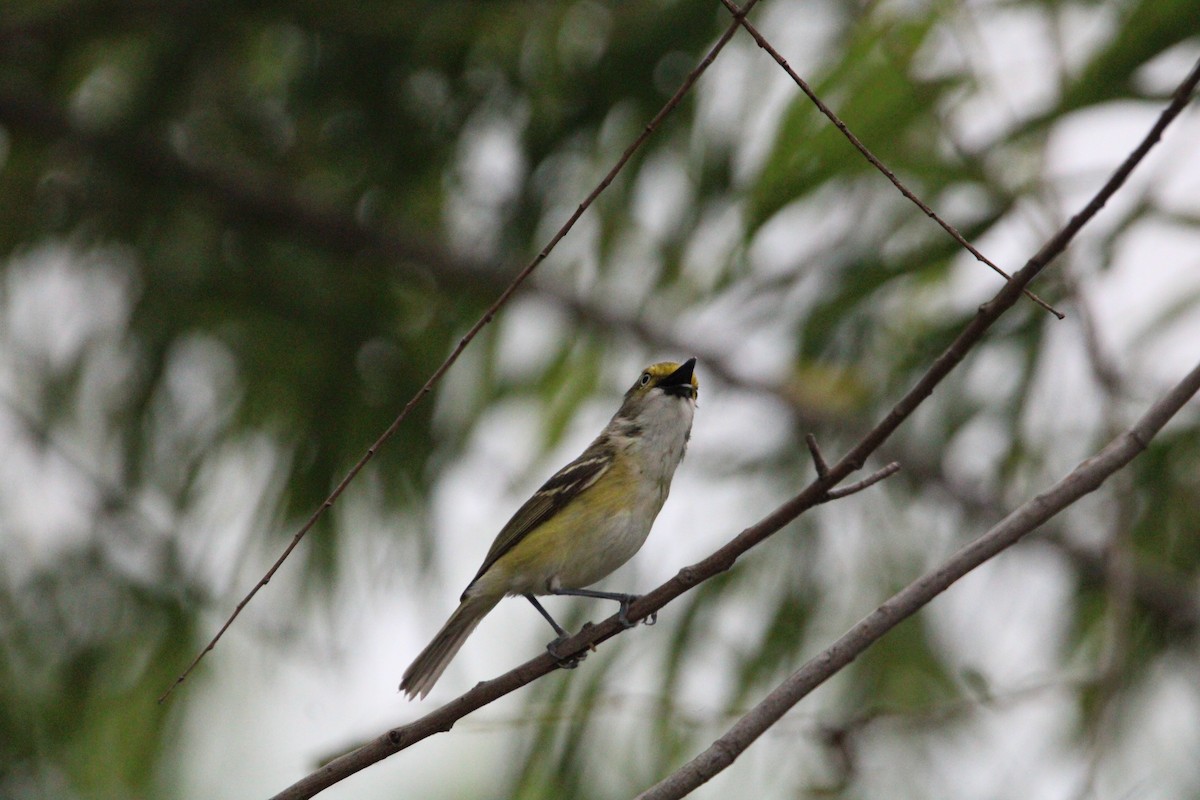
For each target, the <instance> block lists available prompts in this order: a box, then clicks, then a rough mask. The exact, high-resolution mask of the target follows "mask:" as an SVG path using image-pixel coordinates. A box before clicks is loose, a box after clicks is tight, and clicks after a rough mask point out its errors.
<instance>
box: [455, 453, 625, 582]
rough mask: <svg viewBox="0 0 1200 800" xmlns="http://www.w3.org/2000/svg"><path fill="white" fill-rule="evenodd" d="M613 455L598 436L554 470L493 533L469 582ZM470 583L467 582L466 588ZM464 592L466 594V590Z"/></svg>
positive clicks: (583, 486) (602, 469)
mask: <svg viewBox="0 0 1200 800" xmlns="http://www.w3.org/2000/svg"><path fill="white" fill-rule="evenodd" d="M612 459H613V451H612V446H611V445H609V444H607V443H605V442H603V441H601V440H599V439H597V440H596V441H594V442H592V444H591V446H590V447H588V449H587V450H584V451H583V454H582V455H580V456H579V458H577V459H575V460H574V461H572V462H571V463H570V464H567V465H566V466H565V467H563V468H562V469H560V470H559V471H558V472H556V473H554V475H553V476H552V477H551V478H550V480H548V481H546V482H545V483H543V484H542V487H541V488H540V489H538V490H537V491H536V492H534V495H533V497H531V498H529V499H528V500H526V501H525V504H524V505H523V506H521V507H520V508H518V509H517V513H515V514H513V516H512V519H510V520H509V521H508V523H507V524H506V525H505V526H504V528H502V529H501V531H500V533H498V534H497V535H496V540H495V541H494V542H492V546H491V548H490V549H489V550H488V553H487V556H486V557H485V558H484V559H483V566H481V567H480V568H479V572H477V573H475V577H474V578H472V579H471V584H474V583H475V581H477V580H479V577H480V576H481V575H483V573H485V572H487V571H488V569H489V568H490V567H491V566H492V564H495V563H496V562H497V561H498V560H499V559H500V557H501V556H503V555H504V554H505V553H507V552H508V551H509V550H512V549H513V548H514V547H516V546H517V544H518V543H519V542H520V541H521V540H522V539H524V538H525V537H526V536H528V535H529V533H530V531H532V530H534V529H535V528H537V527H538V526H539V525H541V524H543V523H545V522H546V521H547V520H548V519H550V518H551V517H553V516H554V515H555V514H557V513H558V511H559V509H561V508H562V507H563V506H565V505H566V504H567V503H569V502H571V500H572V499H574V498H575V497H577V496H579V494H580V493H581V492H582V491H583V490H585V489H587V488H588V487H589V486H591V485H592V484H594V483H595V482H596V481H598V480H600V476H601V475H603V474H604V473H606V472H608V470H609V469H610V468H611V467H612ZM471 584H468V588H470V585H471ZM463 596H464V597H465V596H466V593H465V592H464V593H463Z"/></svg>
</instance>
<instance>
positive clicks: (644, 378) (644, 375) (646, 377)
mask: <svg viewBox="0 0 1200 800" xmlns="http://www.w3.org/2000/svg"><path fill="white" fill-rule="evenodd" d="M649 382H650V373H649V372H643V373H642V386H645V385H646V384H647V383H649Z"/></svg>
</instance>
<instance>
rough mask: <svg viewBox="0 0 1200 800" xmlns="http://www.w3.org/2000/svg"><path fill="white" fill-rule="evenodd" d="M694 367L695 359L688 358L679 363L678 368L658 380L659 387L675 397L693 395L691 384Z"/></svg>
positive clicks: (694, 392) (693, 389) (693, 390)
mask: <svg viewBox="0 0 1200 800" xmlns="http://www.w3.org/2000/svg"><path fill="white" fill-rule="evenodd" d="M695 368H696V359H694V358H689V359H688V360H687V361H685V362H683V363H682V364H680V365H679V368H678V369H676V370H675V371H674V372H672V373H671V374H670V375H668V376H667V377H665V378H663V379H662V380H661V381H659V382H658V386H659V388H660V389H662V390H664V391H665V392H666V393H667V394H673V395H675V396H677V397H695V394H696V390H695V388H694V387H693V386H692V370H693V369H695Z"/></svg>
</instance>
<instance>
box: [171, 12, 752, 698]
mask: <svg viewBox="0 0 1200 800" xmlns="http://www.w3.org/2000/svg"><path fill="white" fill-rule="evenodd" d="M756 2H757V0H751V2H749V3H747V4H746V5H747V10H749V9H750V7H752V6H753V5H754V4H755V3H756ZM742 13H745V12H742ZM736 30H737V20H736V19H735V20H734V22H733V24H732V25H730V26H729V29H728V30H727V31H726V32H725V35H723V36H722V37H721V38H720V39H719V40H718V41H717V43H716V44H715V45H713V47H712V49H711V50H709V52H708V55H706V56H705V57H704V59H703V60H701V62H700V63H699V64H698V65H696V67H695V69H693V70H692V71H691V72H689V73H688V75H687V77H686V78H684V80H683V83H681V84H680V86H679V88H678V89H677V90H676V91H675V94H674V95H672V96H671V99H670V100H668V101H667V102H666V104H664V105H663V107H662V108H661V109H659V111H658V113H657V114H655V115H654V118H653V119H652V120H650V122H648V123H647V124H646V126H645V127H644V128H643V129H642V130H641V132H640V133H639V134H638V135H637V137H636V138H635V139H634V140H633V142H631V143H630V144H629V146H628V147H626V148H625V152H623V153H622V154H621V157H620V158H619V159H617V162H616V163H615V164H614V165H613V166H612V168H611V169H610V170H609V171H608V173H607V174H606V175H605V176H604V178H603V179H601V181H600V183H598V184H597V185H596V188H594V189H592V191H591V193H589V194H588V196H587V197H586V198H585V199H584V201H583V202H582V203H580V204H579V206H578V207H577V208H576V209H575V212H574V213H573V214H571V216H570V217H569V218H568V219H567V221H566V222H564V223H563V224H562V226H561V227H560V228H559V229H558V231H557V232H556V233H555V234H554V235H553V236H552V237H550V241H549V242H547V243H546V246H545V247H543V248H542V249H541V251H540V252H539V253H538V254H537V255H536V256H535V257H534V259H533V260H532V261H530V262H529V263H528V264H527V265H526V266H525V268H524V269H522V270H521V271H520V272H519V273H517V276H516V277H515V278H513V280H512V282H511V283H509V284H508V286H507V287H505V289H504V291H502V292H501V293H500V296H499V297H497V298H496V300H495V302H493V303H492V304H491V305H490V306H489V307H488V309H487V311H485V312H483V315H482V316H480V317H479V319H478V320H476V321H475V324H474V325H472V326H471V328H470V330H468V331H467V333H466V334H465V335H464V336H463V337H462V338H461V339H459V341H458V344H457V345H455V347H454V349H453V350H451V351H450V355H448V356H446V359H445V360H444V361H443V362H442V363H441V365H440V366H439V367H438V368H437V369H436V370H434V372H433V374H432V375H430V376H429V378H428V379H427V380H426V381H425V384H424V385H423V386H422V387H421V388H420V389H418V390H417V393H416V394H414V395H413V396H412V399H410V400H409V401H408V403H407V404H405V406H404V408H403V409H402V410H401V411H400V414H399V415H398V416H397V417H396V419H395V420H393V421H392V424H391V425H389V426H388V428H387V430H385V431H384V432H383V434H382V435H380V437H379V438H378V439H377V440H375V443H374V444H372V445H371V446H370V447H369V448H368V449H367V452H366V453H364V454H363V456H362V458H360V459H359V460H358V462H357V463H356V464H355V465H354V466H353V467H351V468H350V471H349V472H348V473H346V477H344V478H342V480H341V482H340V483H339V484H338V485H337V486H336V487H335V488H334V490H333V491H332V492H331V493H330V494H329V496H328V497H327V498H325V501H324V502H323V503H321V505H320V506H319V507H318V508H317V510H316V511H314V512H313V513H312V516H310V517H309V518H308V521H307V522H305V523H304V525H303V526H301V528H300V530H298V531H296V534H295V535H294V536H293V537H292V541H291V542H290V543H288V546H287V547H286V548H284V551H283V552H282V553H281V554H280V556H279V558H277V559H276V560H275V563H274V564H272V565H271V568H270V569H268V570H267V572H266V574H265V575H263V576H262V578H260V579H259V581H258V583H256V584H255V585H254V588H252V589H251V590H250V591H249V593H247V594H246V596H245V597H243V598H242V599H241V601H240V602H239V603H238V604H237V607H236V608H234V610H233V613H232V614H230V615H229V619H227V620H225V624H224V625H222V626H221V629H220V630H218V631H217V634H216V636H214V637H213V638H212V640H211V641H210V642H209V643H208V644H207V645H206V646H205V647H204V649H203V650H201V651H200V653H199V654H198V655H197V656H196V658H195V659H194V660H193V661H192V663H191V664H190V665H188V668H187V669H185V670H184V671H183V673H182V674H181V675H180V676H179V677H178V678H176V679H175V682H174V683H172V684H171V686H170V687H169V688H168V689H167V691H166V692H164V693H163V695H162V697H160V698H158V702H160V703H161V702H163V701H164V700H166V699H167V697H169V696H170V695H171V692H173V691H174V690H175V687H176V686H178V685H179V684H181V683H183V682H184V681H185V680H186V679H187V677H188V675H190V674H191V672H192V670H194V669H195V668H196V666H197V665H198V664H199V663H200V661H201V659H203V658H204V656H205V655H206V654H207V653H208V652H209V651H210V650H212V649H213V648H214V647H215V646H216V644H217V642H218V641H220V639H221V637H222V636H224V635H225V631H227V630H228V629H229V626H230V625H232V624H233V621H234V620H235V619H237V617H238V615H239V614H241V613H242V609H243V608H245V607H246V604H247V603H249V602H250V601H251V600H252V599H253V598H254V595H256V594H258V591H259V590H260V589H262V588H263V587H264V586H266V585H267V584H268V583H270V582H271V578H273V577H274V576H275V573H276V571H278V570H279V568H280V567H281V566H282V565H283V562H284V561H285V560H287V557H288V556H289V555H291V553H292V551H293V550H295V549H296V545H298V544H300V540H301V539H303V538H304V535H305V534H307V533H308V532H309V531H310V530H311V529H312V527H313V526H314V525H315V524H316V523H317V520H318V519H320V518H321V515H322V514H324V513H325V511H326V510H328V509H329V508H330V507H331V506H332V505H333V504H334V503H335V502H337V499H338V498H339V497H341V495H342V492H344V491H345V490H346V487H347V486H349V485H350V482H351V481H352V480H354V478H355V477H356V476H357V475H358V473H359V472H360V471H361V470H362V469H363V467H365V466H366V465H367V462H369V461H370V460H371V459H372V458H374V456H375V453H376V452H378V450H379V448H380V447H382V446H383V445H384V443H385V442H387V440H388V439H391V438H392V436H393V435H394V434H395V433H396V431H397V430H398V429H399V428H400V425H401V423H403V422H404V420H405V419H406V418H407V417H408V414H409V412H410V411H412V409H413V408H414V407H415V406H416V405H417V403H419V402H420V401H421V399H422V398H423V397H424V396H425V395H427V394H429V393H430V392H431V391H432V390H433V387H434V386H436V385H437V383H438V382H439V381H440V380H441V379H442V376H443V375H445V374H446V372H447V371H448V370H449V369H450V367H451V366H453V364H454V362H455V361H457V360H458V357H459V356H460V355H462V352H463V351H464V350H465V349H466V348H467V345H469V344H470V343H471V340H473V339H474V338H475V337H476V336H477V335H478V334H479V332H480V331H481V330H483V328H484V326H485V325H487V324H488V323H489V322H491V321H492V318H493V317H495V316H496V314H497V312H499V311H500V309H501V308H502V307H503V306H504V305H505V304H506V303H507V302H508V300H509V298H511V297H512V296H513V294H514V293H516V291H517V289H518V288H519V287H520V286H521V284H522V283H524V281H525V279H526V278H528V277H529V275H530V274H531V273H532V272H533V271H534V270H535V269H537V268H538V266H539V265H540V264H541V263H542V262H543V261H545V260H546V257H547V256H549V255H550V251H551V250H553V249H554V247H555V245H557V244H558V243H559V241H561V240H562V238H563V237H564V236H566V235H567V233H568V232H569V231H570V230H571V228H573V227H575V223H576V222H577V221H578V220H579V218H580V217H581V216H583V213H584V212H585V211H587V209H588V207H589V206H591V205H592V203H593V202H595V200H596V198H597V197H599V196H600V193H601V192H603V191H604V190H605V189H606V188H608V185H609V184H610V183H612V181H613V179H614V178H615V177H616V176H617V174H618V173H619V172H620V171H621V170H622V169H624V168H625V165H626V164H627V163H628V162H629V159H630V158H632V157H633V154H634V153H635V152H636V151H637V150H638V149H639V148H640V147H641V146H642V144H643V143H644V142H645V141H646V140H647V139H648V138H650V135H651V134H653V133H654V131H655V129H656V128H657V127H658V125H659V124H660V123H661V122H662V121H663V119H665V118H666V116H667V115H668V114H669V113H671V111H673V110H674V109H675V107H676V106H678V105H679V103H680V101H682V100H683V98H684V96H685V95H686V94H687V93H688V92H689V91H690V90H691V88H692V86H693V84H695V82H696V80H697V79H699V77H700V75H701V74H703V72H704V71H705V70H706V69H708V67H709V65H710V64H712V62H713V59H715V58H716V57H717V53H719V52H721V50H722V49H723V48H724V47H725V45H726V44H727V43H728V42H729V40H730V38H732V37H733V33H734V31H736Z"/></svg>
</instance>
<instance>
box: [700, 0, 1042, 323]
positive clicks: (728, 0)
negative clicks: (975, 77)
mask: <svg viewBox="0 0 1200 800" xmlns="http://www.w3.org/2000/svg"><path fill="white" fill-rule="evenodd" d="M721 2H722V3H724V5H725V7H726V8H727V9H729V11H730V13H732V14H734V15H735V17H737V15H738V14H739V13H740V9H739V8H738V7H737V5H736V4H735V3H734V2H733V0H721ZM739 19H740V20H741V23H742V27H743V28H745V29H746V33H748V34H750V35H751V36H752V37H754V41H755V42H756V43H757V44H758V46H759V47H760V48H761V49H763V50H765V51H767V53H769V54H770V56H771V58H773V59H775V63H776V64H778V65H779V66H780V67H781V68H782V69H783V71H784V72H786V73H787V75H788V77H789V78H791V79H792V82H793V83H795V84H796V85H797V86H799V87H800V91H802V92H804V94H806V95H807V96H808V99H809V100H811V101H812V102H813V104H814V105H816V107H817V109H818V110H819V111H820V112H821V113H822V114H824V115H825V116H826V117H828V118H829V121H830V122H832V123H833V125H834V127H836V128H837V129H838V130H839V131H841V132H842V135H843V136H845V137H846V139H847V140H848V141H849V142H850V144H852V145H854V149H856V150H858V152H860V153H862V155H863V158H865V159H867V161H869V162H870V163H871V166H873V167H875V169H877V170H879V171H880V172H881V173H882V174H883V176H884V177H885V178H887V179H888V180H889V181H891V183H892V185H893V186H895V187H896V188H897V189H899V190H900V194H902V195H904V196H905V197H907V198H908V199H909V200H911V201H912V202H913V203H914V204H916V206H917V207H918V208H919V209H921V211H923V212H925V216H927V217H929V218H930V219H932V220H933V221H934V222H936V223H937V224H938V225H940V226H941V227H942V230H944V231H946V233H948V234H950V236H951V238H953V239H954V241H956V242H958V243H959V244H960V245H962V246H963V247H964V248H966V249H967V251H968V252H970V254H971V255H973V256H975V258H976V259H978V260H979V261H982V262H983V263H984V264H987V265H988V266H989V267H991V268H992V269H993V270H995V271H996V272H997V273H998V274H1000V275H1001V276H1002V277H1003V278H1004V279H1005V280H1008V279H1010V277H1011V276H1010V275H1009V274H1008V273H1007V272H1005V271H1004V270H1002V269H1000V267H998V266H996V265H995V264H994V263H992V261H991V260H990V259H988V257H987V256H985V255H984V254H983V253H981V252H979V251H978V250H976V249H975V246H974V245H972V244H971V243H970V242H968V241H967V240H966V239H965V238H963V235H962V234H961V233H959V232H958V229H957V228H955V227H954V226H953V225H951V224H950V223H949V222H946V221H945V220H944V219H942V218H941V217H939V216H938V215H937V212H935V211H934V210H933V209H932V208H930V207H929V206H928V205H926V204H925V203H924V202H923V201H922V200H921V198H919V197H917V196H916V195H915V194H914V193H913V192H912V191H911V190H910V189H909V188H908V187H907V186H905V185H904V184H903V183H901V181H900V179H899V178H897V177H896V173H894V172H892V171H891V170H890V169H888V168H887V167H886V166H885V165H884V164H883V162H882V161H880V160H879V159H878V158H876V157H875V154H874V153H872V152H871V151H870V149H869V148H868V147H867V146H866V145H865V144H863V143H862V140H861V139H859V138H858V137H857V136H855V135H854V132H853V131H852V130H850V128H849V127H848V126H847V125H846V123H844V122H842V120H841V118H840V117H838V115H837V114H835V113H833V109H831V108H830V107H829V106H827V105H825V103H824V102H823V101H822V100H821V98H820V97H818V96H817V93H816V92H814V91H813V90H812V87H810V86H809V85H808V83H807V82H806V81H805V80H804V79H803V78H801V77H800V76H799V75H798V74H797V73H796V71H795V70H793V69H792V66H791V64H789V63H788V62H787V59H785V58H784V57H783V56H781V55H780V54H779V51H778V50H776V49H775V48H774V47H772V46H771V43H770V42H768V41H767V40H766V38H765V37H764V36H763V35H762V34H761V33H759V32H758V29H757V28H755V27H754V26H753V25H751V24H750V21H749V20H747V19H746V18H745V14H742V15H741V16H740V17H739ZM1022 291H1023V292H1024V294H1025V296H1026V297H1028V298H1029V299H1030V300H1032V301H1033V302H1035V303H1037V304H1038V305H1039V306H1041V307H1042V308H1044V309H1046V310H1047V311H1049V312H1050V313H1051V314H1053V315H1054V316H1056V317H1058V318H1059V319H1064V318H1065V317H1066V315H1065V314H1063V313H1062V312H1060V311H1058V310H1056V309H1055V308H1054V307H1053V306H1051V305H1050V304H1049V303H1047V302H1046V301H1045V300H1043V299H1042V298H1040V297H1038V296H1037V295H1036V294H1034V293H1033V292H1031V291H1029V290H1028V289H1022Z"/></svg>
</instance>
